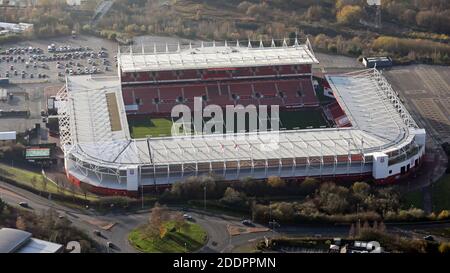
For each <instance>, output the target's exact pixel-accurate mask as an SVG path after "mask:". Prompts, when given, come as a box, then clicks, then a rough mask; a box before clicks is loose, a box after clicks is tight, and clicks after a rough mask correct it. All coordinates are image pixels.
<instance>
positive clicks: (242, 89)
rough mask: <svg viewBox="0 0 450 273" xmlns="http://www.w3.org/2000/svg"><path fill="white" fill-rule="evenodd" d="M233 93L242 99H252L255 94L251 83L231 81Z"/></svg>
mask: <svg viewBox="0 0 450 273" xmlns="http://www.w3.org/2000/svg"><path fill="white" fill-rule="evenodd" d="M229 86H230V93H231V95H233V94H234V95H236V96H239V97H240V98H241V99H250V98H252V96H253V89H252V85H251V84H250V83H231V84H230V85H229Z"/></svg>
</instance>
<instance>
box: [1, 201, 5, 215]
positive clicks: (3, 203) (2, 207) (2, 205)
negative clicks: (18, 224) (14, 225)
mask: <svg viewBox="0 0 450 273" xmlns="http://www.w3.org/2000/svg"><path fill="white" fill-rule="evenodd" d="M5 207H6V203H5V202H3V200H2V199H0V214H2V212H3V210H4V209H5Z"/></svg>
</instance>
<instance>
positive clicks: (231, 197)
mask: <svg viewBox="0 0 450 273" xmlns="http://www.w3.org/2000/svg"><path fill="white" fill-rule="evenodd" d="M246 200H247V196H246V195H245V193H242V192H239V191H238V190H235V189H233V188H231V187H228V188H227V189H226V190H225V193H224V195H223V197H222V198H221V199H220V202H222V203H224V204H226V205H229V206H242V205H244V204H245V201H246Z"/></svg>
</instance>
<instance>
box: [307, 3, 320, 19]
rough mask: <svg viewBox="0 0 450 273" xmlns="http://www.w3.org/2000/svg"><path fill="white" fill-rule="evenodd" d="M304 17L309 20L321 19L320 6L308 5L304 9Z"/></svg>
mask: <svg viewBox="0 0 450 273" xmlns="http://www.w3.org/2000/svg"><path fill="white" fill-rule="evenodd" d="M305 15H306V19H307V20H309V21H319V20H320V19H322V16H323V12H322V7H321V6H310V7H309V8H308V10H307V11H306V14H305Z"/></svg>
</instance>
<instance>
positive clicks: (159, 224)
mask: <svg viewBox="0 0 450 273" xmlns="http://www.w3.org/2000/svg"><path fill="white" fill-rule="evenodd" d="M167 220H169V213H168V209H167V207H166V206H161V205H159V203H158V202H157V203H155V206H154V207H153V209H152V212H151V213H150V219H149V222H148V225H147V226H146V228H145V231H144V233H145V235H146V236H148V237H155V236H156V235H158V236H159V237H160V238H163V237H164V236H165V235H166V232H167V229H166V228H165V224H166V222H167Z"/></svg>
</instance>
